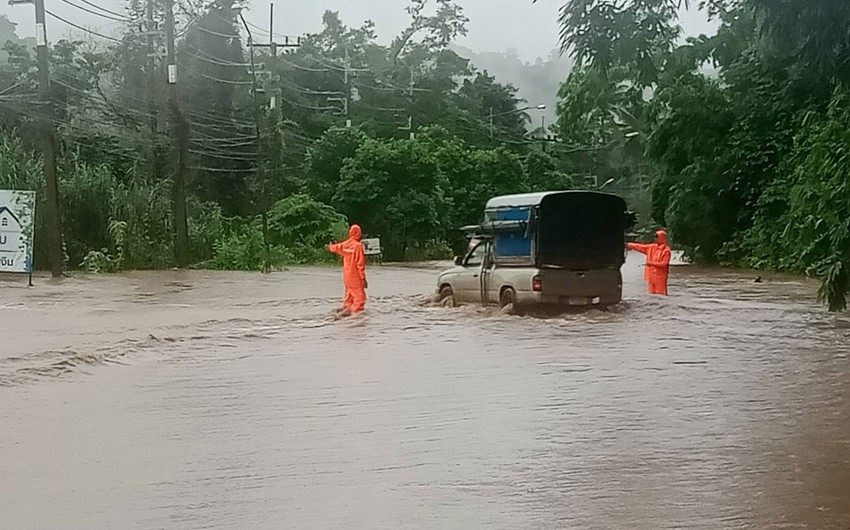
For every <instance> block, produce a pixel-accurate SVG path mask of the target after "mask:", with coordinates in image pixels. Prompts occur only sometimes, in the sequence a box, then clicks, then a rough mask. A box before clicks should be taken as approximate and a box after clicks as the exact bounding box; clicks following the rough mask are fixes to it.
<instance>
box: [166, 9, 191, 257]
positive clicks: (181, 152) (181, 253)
mask: <svg viewBox="0 0 850 530" xmlns="http://www.w3.org/2000/svg"><path fill="white" fill-rule="evenodd" d="M165 45H166V64H167V68H166V70H167V75H168V109H169V113H170V114H171V124H172V127H173V128H174V135H175V137H176V140H177V164H176V167H175V169H174V229H175V231H176V238H175V242H174V252H175V256H176V258H177V266H178V267H181V268H185V267H187V266H189V225H188V222H187V220H186V154H187V152H188V150H189V124H188V122H187V121H186V118H185V117H184V116H183V113H182V112H181V111H180V104H179V103H178V101H177V62H176V61H175V58H174V0H165Z"/></svg>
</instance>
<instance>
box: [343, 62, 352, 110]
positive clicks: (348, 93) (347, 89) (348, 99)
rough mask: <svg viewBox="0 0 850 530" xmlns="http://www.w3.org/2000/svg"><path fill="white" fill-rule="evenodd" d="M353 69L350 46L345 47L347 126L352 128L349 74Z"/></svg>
mask: <svg viewBox="0 0 850 530" xmlns="http://www.w3.org/2000/svg"><path fill="white" fill-rule="evenodd" d="M350 69H351V57H350V56H349V55H348V46H346V47H345V96H344V97H345V105H344V107H345V108H344V112H345V126H346V127H351V118H349V117H348V109H349V106H350V105H351V82H350V80H349V72H350Z"/></svg>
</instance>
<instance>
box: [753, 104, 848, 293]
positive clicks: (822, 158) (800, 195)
mask: <svg viewBox="0 0 850 530" xmlns="http://www.w3.org/2000/svg"><path fill="white" fill-rule="evenodd" d="M802 123H803V128H802V129H801V131H800V132H799V134H798V135H797V138H796V141H795V145H794V149H793V152H792V153H791V155H790V156H789V157H788V158H787V159H786V161H785V163H784V164H783V167H782V170H783V171H782V177H781V178H780V179H778V180H777V181H776V182H774V183H773V184H772V185H771V186H770V187H769V188H768V190H767V191H766V192H765V193H764V194H763V195H762V196H761V199H760V201H759V203H758V207H757V210H756V214H755V222H754V224H753V226H752V228H750V229H749V230H747V231H746V232H745V233H744V235H743V237H742V238H741V241H740V245H741V248H740V250H741V251H742V253H743V255H746V256H748V258H747V260H746V261H747V264H748V265H751V266H754V267H761V268H763V267H770V268H775V269H780V270H788V271H793V272H806V273H814V274H817V275H819V276H820V277H821V278H823V280H824V285H823V287H822V289H821V297H822V298H823V299H824V301H825V302H827V303H828V304H829V306H830V308H831V309H833V310H843V309H845V308H846V306H847V303H846V293H847V287H848V278H847V272H848V271H847V268H848V266H850V225H848V219H850V178H848V175H850V130H848V128H847V124H848V123H850V91H847V90H846V89H841V90H839V91H838V92H836V94H835V96H834V98H833V100H832V101H831V103H830V105H829V109H828V111H827V113H826V115H823V116H822V115H819V114H818V113H816V112H808V113H806V114H804V116H803V119H802Z"/></svg>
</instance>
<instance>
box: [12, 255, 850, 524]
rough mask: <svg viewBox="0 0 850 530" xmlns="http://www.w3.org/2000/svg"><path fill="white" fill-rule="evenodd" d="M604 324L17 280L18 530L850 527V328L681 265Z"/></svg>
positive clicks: (133, 278) (227, 285)
mask: <svg viewBox="0 0 850 530" xmlns="http://www.w3.org/2000/svg"><path fill="white" fill-rule="evenodd" d="M637 258H638V256H635V257H634V259H632V258H630V262H629V263H628V264H627V265H626V267H625V269H624V276H625V298H626V300H625V302H624V303H623V304H622V305H621V306H619V307H617V308H616V309H614V310H612V311H609V312H599V311H591V312H585V313H580V314H570V315H564V316H560V317H552V318H532V317H511V316H502V315H499V314H498V312H496V311H493V310H487V309H483V308H478V307H465V308H456V309H453V308H443V307H436V306H434V305H433V304H429V303H427V300H426V297H427V296H428V295H430V294H431V292H432V290H433V287H434V281H435V277H436V276H435V275H436V272H437V269H436V268H435V267H419V268H413V267H411V268H393V267H380V268H379V267H373V268H372V269H370V270H369V283H370V287H371V289H370V291H369V296H370V299H369V302H368V305H367V314H366V315H363V316H358V317H355V318H351V319H347V320H342V321H332V320H330V319H329V318H328V316H329V315H330V313H331V312H332V310H333V309H334V308H335V307H336V306H337V305H338V300H339V299H340V298H341V295H342V293H341V286H340V283H341V282H340V274H339V271H337V270H334V269H297V270H292V271H285V272H279V273H275V274H272V275H269V276H264V275H261V274H251V273H207V272H156V273H135V274H126V275H119V276H95V277H90V276H78V277H76V278H72V279H68V280H65V281H63V282H61V283H52V282H50V281H48V280H47V279H46V278H37V279H36V287H34V288H32V289H27V288H26V287H25V281H24V280H22V279H21V278H2V279H0V293H2V296H0V338H2V341H0V348H2V350H0V528H3V529H7V528H8V529H15V530H17V529H100V528H103V529H160V528H169V529H171V528H174V529H202V528H203V529H253V528H261V529H265V528H269V529H275V528H297V529H301V528H368V529H376V528H392V529H396V528H405V529H406V528H452V529H455V528H457V529H467V528H506V529H515V528H546V529H550V528H552V529H555V528H557V529H560V528H564V529H573V528H575V529H621V528H622V529H635V528H637V529H662V528H699V529H719V528H758V529H761V528H776V529H780V528H781V529H788V528H811V529H842V530H845V529H848V528H850V371H849V369H850V340H848V338H850V317H848V316H847V315H844V316H842V315H838V316H836V315H830V314H828V313H826V312H825V311H824V310H823V308H821V307H820V306H819V305H818V304H817V303H816V301H815V299H814V298H815V293H816V288H817V286H816V285H814V284H812V283H809V282H807V281H804V280H799V279H794V278H766V279H765V281H764V282H763V283H755V282H754V281H753V276H752V275H747V274H745V273H732V272H718V271H705V270H699V269H696V268H691V267H681V268H676V270H675V271H674V272H673V274H672V278H671V285H670V290H671V293H672V296H670V297H669V298H668V299H660V298H655V299H650V298H649V297H648V296H647V295H645V294H643V282H642V280H641V269H640V268H639V267H638V262H639V260H638V259H637Z"/></svg>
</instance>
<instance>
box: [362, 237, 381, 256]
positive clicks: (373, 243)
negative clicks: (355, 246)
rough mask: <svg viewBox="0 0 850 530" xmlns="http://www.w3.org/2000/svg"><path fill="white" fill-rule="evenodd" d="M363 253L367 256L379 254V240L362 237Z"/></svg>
mask: <svg viewBox="0 0 850 530" xmlns="http://www.w3.org/2000/svg"><path fill="white" fill-rule="evenodd" d="M363 253H364V254H366V255H367V256H377V255H379V254H381V240H380V239H377V238H375V239H364V240H363Z"/></svg>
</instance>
